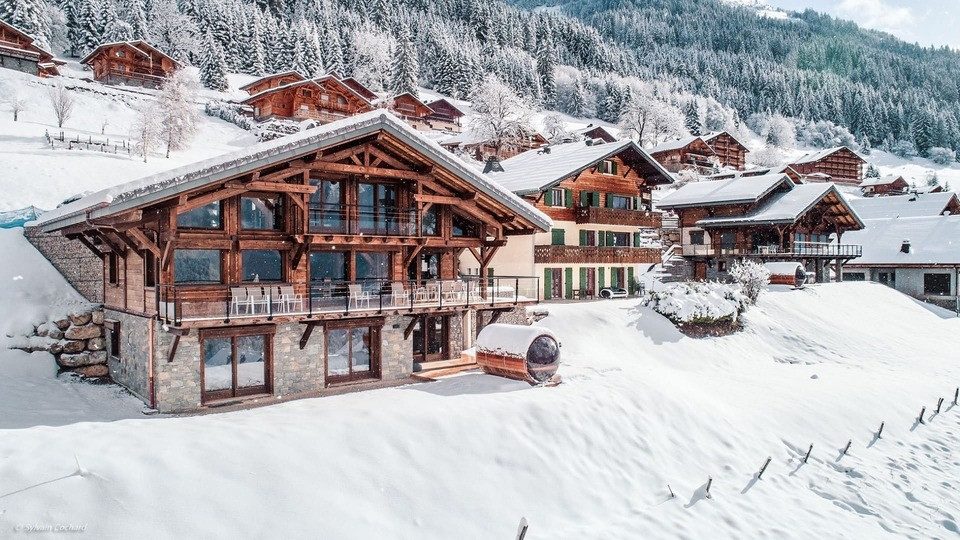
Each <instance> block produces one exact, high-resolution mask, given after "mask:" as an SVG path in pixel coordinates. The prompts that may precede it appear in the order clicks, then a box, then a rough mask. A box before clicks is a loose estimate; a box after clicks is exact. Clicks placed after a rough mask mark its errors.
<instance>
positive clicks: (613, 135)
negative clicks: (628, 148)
mask: <svg viewBox="0 0 960 540" xmlns="http://www.w3.org/2000/svg"><path fill="white" fill-rule="evenodd" d="M597 129H599V130H600V131H603V132H604V133H606V134H607V135H609V136H610V138H611V139H613V140H615V141H616V140H618V139H620V137H617V135H616V133H614V132H612V131H610V128H608V127H607V126H600V125H594V124H590V125H588V126H587V127H584V128H580V129H578V130H576V131H574V133H577V134H579V135H584V134H586V133H588V132H590V131H594V130H597Z"/></svg>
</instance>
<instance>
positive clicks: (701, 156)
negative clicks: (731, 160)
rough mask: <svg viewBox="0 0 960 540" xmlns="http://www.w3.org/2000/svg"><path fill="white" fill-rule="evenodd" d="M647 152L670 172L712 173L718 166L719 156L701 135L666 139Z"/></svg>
mask: <svg viewBox="0 0 960 540" xmlns="http://www.w3.org/2000/svg"><path fill="white" fill-rule="evenodd" d="M647 153H648V154H650V155H651V156H652V157H653V159H655V160H657V161H658V162H659V163H660V164H661V165H663V167H664V168H665V169H667V170H668V171H670V172H679V171H683V170H693V171H696V172H698V173H700V174H712V173H714V172H716V169H717V168H718V167H719V166H720V158H719V157H718V156H717V153H716V152H714V151H713V148H711V147H710V146H709V145H708V144H707V143H706V142H705V141H704V140H703V139H702V138H701V137H696V136H694V137H685V138H682V139H677V140H675V141H667V142H664V143H661V144H658V145H657V146H654V147H653V148H648V149H647Z"/></svg>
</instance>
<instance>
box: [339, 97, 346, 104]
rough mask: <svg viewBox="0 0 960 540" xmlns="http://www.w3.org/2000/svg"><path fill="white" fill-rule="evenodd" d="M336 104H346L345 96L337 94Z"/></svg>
mask: <svg viewBox="0 0 960 540" xmlns="http://www.w3.org/2000/svg"><path fill="white" fill-rule="evenodd" d="M337 104H338V105H346V104H347V98H345V97H343V96H337Z"/></svg>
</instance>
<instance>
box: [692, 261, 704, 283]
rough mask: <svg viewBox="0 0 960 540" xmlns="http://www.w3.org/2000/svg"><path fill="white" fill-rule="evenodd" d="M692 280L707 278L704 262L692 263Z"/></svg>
mask: <svg viewBox="0 0 960 540" xmlns="http://www.w3.org/2000/svg"><path fill="white" fill-rule="evenodd" d="M693 280H694V281H706V280H707V263H705V262H695V263H693Z"/></svg>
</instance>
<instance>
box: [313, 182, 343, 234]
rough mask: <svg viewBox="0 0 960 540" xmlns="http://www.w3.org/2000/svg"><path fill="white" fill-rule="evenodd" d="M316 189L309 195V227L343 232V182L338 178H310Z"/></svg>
mask: <svg viewBox="0 0 960 540" xmlns="http://www.w3.org/2000/svg"><path fill="white" fill-rule="evenodd" d="M310 184H311V185H314V186H317V191H315V192H313V194H311V195H310V229H312V230H321V231H326V232H344V224H345V223H346V217H345V215H344V206H343V189H342V186H343V183H342V182H340V181H339V180H321V179H319V178H312V179H310Z"/></svg>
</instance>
